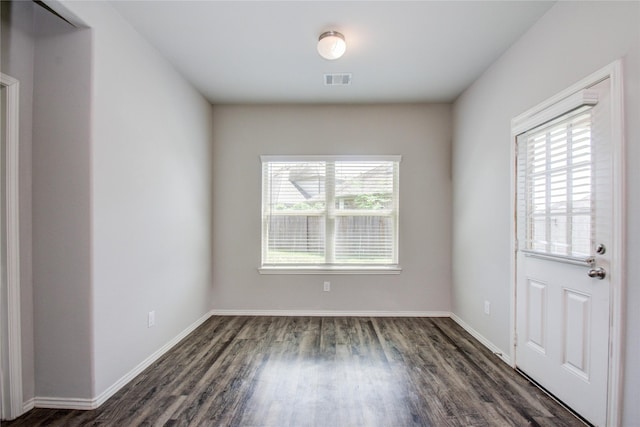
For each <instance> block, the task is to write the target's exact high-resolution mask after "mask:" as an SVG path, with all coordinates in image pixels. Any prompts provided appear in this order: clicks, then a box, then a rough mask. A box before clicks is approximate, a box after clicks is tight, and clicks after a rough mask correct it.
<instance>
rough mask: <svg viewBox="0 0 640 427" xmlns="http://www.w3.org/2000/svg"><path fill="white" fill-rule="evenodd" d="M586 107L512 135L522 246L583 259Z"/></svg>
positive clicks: (588, 138)
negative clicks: (515, 136) (522, 219)
mask: <svg viewBox="0 0 640 427" xmlns="http://www.w3.org/2000/svg"><path fill="white" fill-rule="evenodd" d="M591 128H592V108H591V107H590V106H583V107H581V108H579V109H577V110H574V111H573V112H570V113H567V114H565V115H563V116H561V117H559V118H557V119H555V120H553V121H551V122H549V123H546V124H544V125H541V126H538V127H536V128H534V129H531V130H529V131H527V132H525V133H523V134H521V135H519V136H518V139H517V141H518V173H519V177H518V182H519V189H518V193H519V204H520V206H519V209H521V212H524V214H525V222H524V224H522V225H524V227H525V229H524V232H523V233H522V234H524V236H523V237H524V242H522V243H523V247H521V249H524V250H525V251H531V252H537V253H541V254H547V255H556V256H563V257H569V258H580V259H584V258H585V257H588V256H590V255H591V248H592V237H593V232H594V230H593V221H594V193H593V189H594V173H593V158H592V156H593V151H592V135H591V133H592V129H591Z"/></svg>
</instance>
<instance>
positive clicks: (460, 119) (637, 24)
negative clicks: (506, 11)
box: [452, 2, 640, 425]
mask: <svg viewBox="0 0 640 427" xmlns="http://www.w3.org/2000/svg"><path fill="white" fill-rule="evenodd" d="M639 6H640V3H638V2H558V3H557V4H556V5H555V6H554V7H553V8H552V9H550V10H549V12H548V13H547V14H546V15H545V16H543V17H542V19H540V21H538V22H537V23H536V24H535V25H534V26H533V27H532V28H531V29H530V30H529V31H528V32H527V33H526V34H525V35H524V36H523V37H522V38H521V39H520V40H519V41H518V42H517V43H515V44H514V45H513V46H512V47H511V48H510V49H509V50H508V51H507V52H506V53H505V54H504V55H503V56H502V57H501V58H500V59H499V60H498V61H497V62H496V63H494V64H493V65H492V66H491V67H490V68H489V69H488V70H487V71H486V72H485V74H484V75H483V76H482V77H481V78H480V79H478V80H477V81H476V82H475V83H474V84H473V85H472V86H471V87H470V88H469V89H467V90H466V91H465V92H464V93H463V94H462V95H461V96H460V97H459V99H458V100H457V101H456V102H455V105H454V124H453V129H454V131H453V132H454V142H453V195H454V198H453V230H454V233H453V234H454V235H453V295H452V300H453V301H452V303H453V312H454V313H455V314H456V315H458V316H459V317H460V318H462V320H464V321H465V322H466V323H468V324H469V325H471V326H472V327H473V328H474V329H476V330H477V331H478V332H480V333H481V334H482V335H483V336H484V337H486V338H487V339H488V340H489V341H491V342H493V343H494V344H495V345H496V346H497V347H499V348H500V349H502V350H503V351H504V352H506V353H507V354H508V352H509V335H510V331H509V306H510V299H511V295H510V291H509V289H510V277H509V260H510V256H511V255H510V253H509V252H510V250H509V249H510V229H509V228H510V215H511V214H512V211H513V210H512V207H511V206H510V205H509V203H510V180H511V177H510V144H511V141H510V120H511V118H513V117H515V116H516V115H518V114H520V113H522V112H524V111H526V110H527V109H529V108H531V107H533V106H535V105H536V104H538V103H540V102H541V101H543V100H545V99H546V98H548V97H550V96H552V95H554V94H556V93H557V92H560V91H562V90H563V89H565V88H567V87H569V86H570V85H571V84H573V83H575V82H577V81H578V80H580V79H582V78H584V77H586V76H587V75H589V74H591V73H593V72H595V71H597V70H598V69H600V68H602V67H604V66H605V65H607V64H609V63H611V62H613V61H614V60H616V59H618V58H621V57H625V70H624V72H625V81H624V85H625V97H626V102H625V108H626V114H625V118H626V126H627V131H626V141H627V161H628V163H629V167H628V169H627V185H628V193H627V200H628V208H627V217H628V226H629V227H628V234H627V238H628V248H627V249H628V261H629V264H628V268H627V272H626V273H627V277H628V284H627V301H626V304H627V305H626V308H627V333H626V345H627V349H626V355H627V358H626V359H627V363H626V365H625V369H626V371H625V400H624V421H623V425H635V424H636V423H637V422H638V420H639V419H640V405H638V404H637V403H638V402H637V396H638V395H640V366H639V365H638V364H637V363H635V362H637V360H638V358H637V354H638V353H640V335H639V334H638V332H637V331H638V328H639V327H640V312H639V311H638V310H637V307H638V306H640V288H639V287H638V286H637V285H638V279H637V278H638V277H640V265H639V264H638V263H637V260H638V259H640V239H639V238H638V237H639V236H640V215H639V214H640V169H638V168H637V167H636V165H635V163H636V162H637V161H638V160H640V122H639V121H638V117H640V105H639V103H640V88H639V85H640V63H639V61H640V33H639V32H640V19H639V18H640V10H639ZM485 299H487V300H489V301H491V303H492V305H491V307H492V313H491V316H485V315H484V314H483V312H482V310H483V301H484V300H485Z"/></svg>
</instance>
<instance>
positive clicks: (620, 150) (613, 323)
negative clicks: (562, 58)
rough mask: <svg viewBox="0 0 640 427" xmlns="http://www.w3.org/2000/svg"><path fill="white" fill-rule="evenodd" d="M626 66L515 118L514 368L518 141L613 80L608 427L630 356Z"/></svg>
mask: <svg viewBox="0 0 640 427" xmlns="http://www.w3.org/2000/svg"><path fill="white" fill-rule="evenodd" d="M622 69H623V62H622V60H617V61H615V62H613V63H611V64H609V65H607V66H606V67H604V68H602V69H600V70H598V71H596V72H595V73H593V74H591V75H589V76H587V77H586V78H584V79H582V80H580V81H579V82H577V83H576V84H574V85H572V86H571V87H569V88H568V89H565V90H563V91H562V92H560V93H558V94H557V95H555V96H553V97H551V98H549V99H547V100H546V101H544V102H542V103H540V104H538V105H536V106H535V107H533V108H531V109H530V110H528V111H526V112H524V113H522V114H520V115H518V116H517V117H514V118H513V119H512V120H511V141H512V143H511V200H510V206H511V209H512V215H511V224H510V228H511V260H510V270H511V271H510V277H511V289H510V292H511V307H510V310H509V315H510V331H512V333H511V336H510V337H509V351H510V356H511V357H510V360H511V366H512V367H514V368H515V367H516V333H517V329H516V316H517V313H516V301H517V300H516V298H517V286H516V283H517V271H516V269H517V264H516V257H517V248H518V245H517V234H516V233H517V230H516V226H517V224H516V213H517V198H516V190H517V176H516V172H517V171H516V161H517V158H516V154H517V150H516V144H515V141H516V137H517V135H518V134H519V133H521V124H522V123H523V122H527V121H530V120H531V117H532V116H534V115H536V114H538V113H540V112H541V111H542V110H545V109H547V108H550V107H552V106H553V105H555V104H558V103H559V102H561V101H562V100H564V99H566V98H567V97H569V96H571V95H574V94H576V93H578V92H580V91H582V90H583V89H586V88H588V87H590V86H593V85H594V84H596V83H598V82H601V81H603V80H605V79H607V78H609V79H610V80H609V81H610V93H611V130H612V132H611V138H612V139H611V149H612V155H613V165H612V166H613V171H612V179H613V181H612V182H613V223H614V224H613V237H612V243H613V247H612V257H611V270H612V271H614V272H615V274H612V275H611V276H610V283H611V286H610V322H609V370H608V373H607V384H608V386H607V387H608V390H607V425H609V426H619V425H620V423H621V410H622V393H623V391H622V390H623V385H624V381H623V378H624V377H623V375H624V372H623V369H624V366H623V363H622V362H623V354H624V335H623V334H624V325H625V315H626V308H625V305H624V301H625V299H624V295H625V285H626V269H625V263H626V251H625V248H626V242H625V235H626V232H625V231H626V209H625V207H626V200H625V198H626V186H625V177H626V172H625V167H626V165H625V157H624V153H625V141H624V97H623V85H622V84H623V75H622Z"/></svg>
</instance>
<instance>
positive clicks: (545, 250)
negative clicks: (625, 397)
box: [515, 79, 615, 425]
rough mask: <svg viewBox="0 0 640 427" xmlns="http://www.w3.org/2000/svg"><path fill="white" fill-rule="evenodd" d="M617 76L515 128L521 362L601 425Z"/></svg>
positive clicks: (533, 375)
mask: <svg viewBox="0 0 640 427" xmlns="http://www.w3.org/2000/svg"><path fill="white" fill-rule="evenodd" d="M609 80H610V79H606V80H604V81H601V82H600V83H598V84H596V85H594V86H592V87H589V88H587V89H585V90H583V91H580V92H579V93H575V94H573V95H572V96H570V97H567V98H565V99H564V100H562V101H559V102H558V103H557V104H554V105H553V106H552V107H550V110H552V113H549V114H547V115H546V116H544V114H543V116H544V118H543V120H544V121H545V122H544V123H540V124H536V125H534V126H535V127H533V128H532V129H529V130H527V131H526V132H524V133H521V134H520V135H518V136H517V145H518V147H517V150H518V151H517V153H518V154H517V156H518V159H517V169H518V190H517V191H518V195H517V202H518V208H517V219H516V225H517V236H518V237H517V239H518V252H517V261H516V275H517V278H516V353H515V356H516V366H517V367H518V368H519V369H520V370H522V371H523V372H524V373H525V374H527V375H528V376H529V377H531V378H532V379H534V380H535V381H536V382H538V383H539V384H541V385H542V386H543V387H544V388H546V389H547V390H548V391H549V392H551V393H552V394H553V395H555V396H556V397H557V398H558V399H560V400H561V401H562V402H564V403H565V404H566V405H568V406H569V407H570V408H572V409H573V410H575V411H576V412H577V413H579V414H580V415H581V416H583V417H584V418H586V419H587V420H589V421H590V422H592V423H593V424H595V425H605V424H606V420H607V389H608V364H609V325H610V323H609V322H610V320H609V319H610V316H609V310H610V303H609V298H610V297H609V295H610V281H609V277H610V275H611V274H612V273H613V274H615V272H612V271H611V263H610V261H611V258H610V257H611V249H612V248H613V245H612V237H613V223H612V222H613V218H614V216H613V214H612V206H613V204H612V194H613V190H612V185H611V183H612V150H611V111H610V110H611V101H610V89H609V86H610V81H609Z"/></svg>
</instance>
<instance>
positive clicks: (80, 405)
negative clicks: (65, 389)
mask: <svg viewBox="0 0 640 427" xmlns="http://www.w3.org/2000/svg"><path fill="white" fill-rule="evenodd" d="M33 407H34V408H47V409H80V410H89V409H96V408H97V406H96V404H95V399H78V398H73V397H35V398H33Z"/></svg>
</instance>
